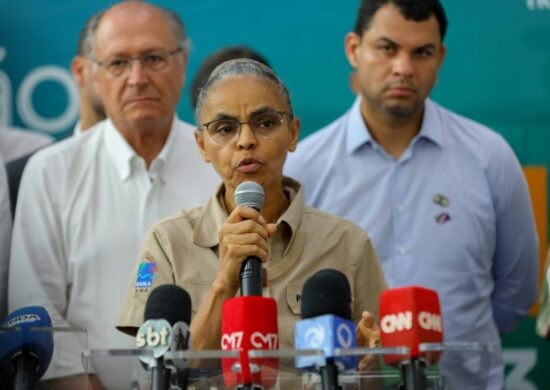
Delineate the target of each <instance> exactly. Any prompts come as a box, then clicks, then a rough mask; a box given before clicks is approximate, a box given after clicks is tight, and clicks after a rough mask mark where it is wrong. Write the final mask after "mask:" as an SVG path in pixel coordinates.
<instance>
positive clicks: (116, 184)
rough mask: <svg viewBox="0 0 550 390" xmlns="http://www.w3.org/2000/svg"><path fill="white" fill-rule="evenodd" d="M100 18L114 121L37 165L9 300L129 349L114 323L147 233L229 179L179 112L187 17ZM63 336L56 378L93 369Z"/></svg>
mask: <svg viewBox="0 0 550 390" xmlns="http://www.w3.org/2000/svg"><path fill="white" fill-rule="evenodd" d="M95 18H96V20H95V28H93V29H90V39H92V40H93V49H94V50H93V60H91V61H92V62H93V66H92V70H93V72H94V74H93V79H94V86H95V89H96V90H97V92H98V94H99V95H100V98H101V100H102V101H103V103H104V105H105V109H106V112H107V117H108V119H107V120H106V121H104V122H100V123H98V124H97V125H96V126H95V127H94V128H93V129H92V131H88V132H86V133H85V134H82V135H81V136H79V137H71V138H70V139H68V140H66V141H62V142H60V143H58V144H56V145H54V146H52V147H50V148H48V149H46V150H43V151H41V152H39V153H37V154H36V155H35V156H33V158H32V159H31V160H30V162H29V164H28V166H27V168H26V170H25V173H24V174H23V179H22V183H21V189H20V196H19V201H18V205H17V211H16V219H15V223H14V232H13V243H12V253H11V263H12V267H11V269H10V283H9V292H10V295H9V302H10V308H11V309H15V308H18V307H21V306H26V305H30V304H38V305H43V306H45V307H46V308H47V310H48V311H49V313H50V316H51V317H52V320H53V322H54V325H58V326H60V325H72V326H82V327H86V328H87V329H88V347H89V348H130V347H132V346H133V345H134V340H133V339H132V338H130V337H128V336H125V335H123V334H122V333H118V332H117V331H116V329H115V328H114V325H115V320H116V314H117V312H118V311H119V309H120V305H121V304H122V298H123V295H124V291H125V289H126V287H127V285H128V281H129V278H130V275H131V272H132V268H133V265H134V264H135V262H136V259H137V256H138V252H139V246H140V243H141V240H142V237H143V234H144V233H145V230H146V229H147V227H148V226H149V225H150V224H151V223H153V222H155V221H156V220H158V219H160V218H162V217H164V216H167V215H170V214H172V213H174V212H177V211H178V210H180V209H183V208H188V207H192V206H198V205H200V204H202V203H204V202H205V201H206V200H207V198H208V196H209V195H210V194H211V193H212V192H213V191H214V190H215V188H216V186H217V184H218V182H219V178H218V176H217V174H216V173H215V172H214V170H213V169H212V168H211V167H210V165H207V164H206V163H204V162H203V161H202V159H201V157H200V154H199V151H198V148H197V146H196V145H195V142H194V137H193V127H192V126H191V125H189V124H186V123H183V122H181V121H179V120H178V119H177V117H175V110H176V106H177V103H178V100H179V97H180V93H181V89H182V86H183V83H184V77H185V70H186V64H187V49H186V48H187V45H186V35H185V30H184V27H183V25H182V23H181V21H180V19H179V18H178V17H177V16H176V15H175V14H174V13H172V12H170V11H167V10H164V9H161V8H158V7H155V6H152V5H150V4H147V3H145V2H137V1H128V2H123V3H119V4H117V5H114V6H112V7H111V8H109V9H108V10H107V11H105V12H104V13H100V14H98V15H96V17H95ZM60 339H63V338H59V337H58V339H57V340H56V353H55V355H54V359H53V361H52V364H51V365H50V370H49V371H48V373H47V375H48V376H49V377H61V376H68V375H72V374H75V373H79V372H81V371H82V369H81V367H80V364H79V360H77V361H75V359H74V356H75V354H74V351H75V350H77V349H78V348H79V343H78V342H77V341H76V340H75V339H71V338H70V337H68V336H67V337H64V340H60ZM80 347H82V346H81V345H80Z"/></svg>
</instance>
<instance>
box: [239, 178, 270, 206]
mask: <svg viewBox="0 0 550 390" xmlns="http://www.w3.org/2000/svg"><path fill="white" fill-rule="evenodd" d="M264 198H265V195H264V189H263V188H262V186H261V185H259V184H258V183H256V182H253V181H244V182H242V183H241V184H239V185H238V186H237V188H236V189H235V194H234V197H233V199H234V200H235V204H236V205H237V206H247V207H252V208H253V209H256V210H257V211H260V210H261V209H262V206H263V205H264Z"/></svg>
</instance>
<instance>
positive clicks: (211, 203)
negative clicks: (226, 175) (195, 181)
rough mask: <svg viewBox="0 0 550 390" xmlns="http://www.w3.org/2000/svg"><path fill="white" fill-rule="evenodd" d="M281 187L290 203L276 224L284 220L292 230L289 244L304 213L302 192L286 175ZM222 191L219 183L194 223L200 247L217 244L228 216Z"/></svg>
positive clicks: (296, 183)
mask: <svg viewBox="0 0 550 390" xmlns="http://www.w3.org/2000/svg"><path fill="white" fill-rule="evenodd" d="M283 189H284V191H285V193H287V194H288V196H289V198H290V205H289V207H288V208H287V209H286V211H285V212H284V213H283V215H281V217H280V218H279V220H278V221H277V224H280V223H283V222H284V223H286V224H287V225H288V226H289V227H290V229H291V231H292V237H291V239H290V243H289V246H290V245H291V244H292V241H293V239H294V236H295V233H296V231H297V230H298V227H299V226H300V223H301V220H302V215H303V213H304V193H303V191H302V188H301V186H300V184H299V183H298V182H297V181H295V180H292V179H290V178H288V177H284V178H283ZM224 191H225V187H224V185H223V184H221V185H220V186H219V187H218V190H217V191H216V193H214V194H213V195H212V196H211V197H210V199H209V200H208V202H207V203H206V205H205V206H204V207H203V209H202V211H201V215H200V217H199V221H198V223H197V224H196V225H195V231H194V233H193V242H195V244H197V245H199V246H201V247H204V248H212V247H215V246H217V245H218V244H219V240H218V232H219V230H220V228H221V227H222V225H223V223H224V222H225V220H226V219H227V217H228V216H229V214H228V212H227V210H226V209H225V204H224V202H223V194H224Z"/></svg>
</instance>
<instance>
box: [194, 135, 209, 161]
mask: <svg viewBox="0 0 550 390" xmlns="http://www.w3.org/2000/svg"><path fill="white" fill-rule="evenodd" d="M194 134H195V142H196V143H197V146H198V147H199V151H200V152H201V155H202V159H203V160H204V161H205V162H207V163H209V162H210V157H209V156H208V153H207V152H206V149H205V148H204V134H203V132H202V131H200V130H199V129H196V130H195V132H194Z"/></svg>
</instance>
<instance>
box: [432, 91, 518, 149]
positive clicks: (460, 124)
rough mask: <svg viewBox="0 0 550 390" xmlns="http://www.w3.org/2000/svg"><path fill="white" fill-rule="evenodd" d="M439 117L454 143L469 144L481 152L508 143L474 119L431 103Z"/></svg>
mask: <svg viewBox="0 0 550 390" xmlns="http://www.w3.org/2000/svg"><path fill="white" fill-rule="evenodd" d="M430 103H431V105H432V107H433V109H434V110H435V111H436V112H437V115H438V117H439V118H440V120H441V121H442V122H443V123H444V126H445V127H446V129H447V134H448V136H449V137H450V138H451V139H452V140H453V141H454V142H461V143H467V144H468V145H471V146H472V147H474V148H479V149H480V150H483V149H485V148H486V147H487V146H495V147H501V146H503V145H504V144H506V145H507V143H506V141H505V140H504V138H503V137H502V135H500V134H499V133H498V132H497V131H495V130H494V129H492V128H490V127H489V126H486V125H484V124H482V123H480V122H478V121H476V120H474V119H472V118H469V117H466V116H465V115H462V114H459V113H457V112H455V111H452V110H450V109H448V108H445V107H442V106H441V105H439V104H437V103H435V102H430Z"/></svg>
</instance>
